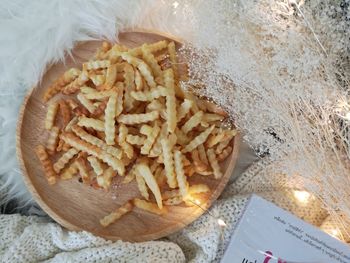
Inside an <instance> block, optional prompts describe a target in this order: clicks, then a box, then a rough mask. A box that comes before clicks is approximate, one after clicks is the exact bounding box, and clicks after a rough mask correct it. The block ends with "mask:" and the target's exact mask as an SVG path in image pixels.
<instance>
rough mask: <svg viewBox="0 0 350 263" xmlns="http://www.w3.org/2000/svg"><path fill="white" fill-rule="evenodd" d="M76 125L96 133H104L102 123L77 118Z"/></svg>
mask: <svg viewBox="0 0 350 263" xmlns="http://www.w3.org/2000/svg"><path fill="white" fill-rule="evenodd" d="M78 125H79V126H81V127H86V128H93V129H94V130H96V131H105V125H104V122H103V121H101V120H96V119H93V118H88V117H84V116H83V117H79V121H78Z"/></svg>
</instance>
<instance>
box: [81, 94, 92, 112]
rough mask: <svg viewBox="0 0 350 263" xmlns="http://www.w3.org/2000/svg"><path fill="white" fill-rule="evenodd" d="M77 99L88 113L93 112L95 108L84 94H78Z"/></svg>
mask: <svg viewBox="0 0 350 263" xmlns="http://www.w3.org/2000/svg"><path fill="white" fill-rule="evenodd" d="M77 99H78V100H79V102H80V103H81V104H82V105H83V106H84V107H85V108H86V109H87V110H88V111H89V112H90V113H94V112H95V110H96V106H95V105H94V104H93V103H92V102H91V101H90V100H88V99H87V98H86V97H85V95H84V94H82V93H79V94H78V95H77Z"/></svg>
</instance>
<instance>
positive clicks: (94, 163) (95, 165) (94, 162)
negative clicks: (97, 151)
mask: <svg viewBox="0 0 350 263" xmlns="http://www.w3.org/2000/svg"><path fill="white" fill-rule="evenodd" d="M86 159H87V160H88V161H89V163H90V165H91V167H92V169H93V170H94V172H95V174H96V175H101V174H103V168H102V165H101V162H100V160H98V159H97V158H96V157H95V156H89V157H87V158H86Z"/></svg>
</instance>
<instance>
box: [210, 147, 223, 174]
mask: <svg viewBox="0 0 350 263" xmlns="http://www.w3.org/2000/svg"><path fill="white" fill-rule="evenodd" d="M207 156H208V159H209V163H210V166H211V168H212V169H213V173H214V177H215V179H219V178H221V177H222V175H223V174H222V172H221V169H220V166H219V163H218V160H217V159H216V155H215V152H214V149H208V150H207Z"/></svg>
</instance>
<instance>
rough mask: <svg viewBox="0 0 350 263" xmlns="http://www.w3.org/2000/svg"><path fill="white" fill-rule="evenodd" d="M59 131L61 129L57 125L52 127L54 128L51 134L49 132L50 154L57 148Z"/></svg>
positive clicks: (48, 145)
mask: <svg viewBox="0 0 350 263" xmlns="http://www.w3.org/2000/svg"><path fill="white" fill-rule="evenodd" d="M59 132H60V129H59V128H58V127H56V126H54V127H52V129H51V130H50V134H49V138H48V139H47V146H46V148H47V150H48V151H49V153H50V154H53V153H54V152H55V150H56V147H57V143H58V134H59Z"/></svg>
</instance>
